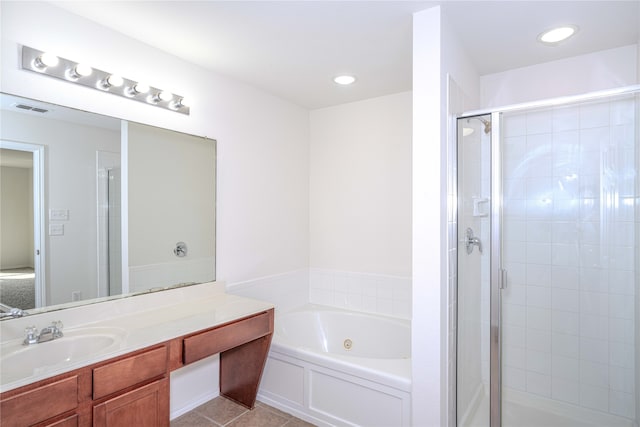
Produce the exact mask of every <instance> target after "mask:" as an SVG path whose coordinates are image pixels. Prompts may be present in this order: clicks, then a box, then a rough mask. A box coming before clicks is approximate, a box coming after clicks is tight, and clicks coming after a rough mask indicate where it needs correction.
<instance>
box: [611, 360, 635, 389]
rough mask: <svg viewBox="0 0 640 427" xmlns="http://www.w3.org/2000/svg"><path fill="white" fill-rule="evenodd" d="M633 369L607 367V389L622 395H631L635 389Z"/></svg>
mask: <svg viewBox="0 0 640 427" xmlns="http://www.w3.org/2000/svg"><path fill="white" fill-rule="evenodd" d="M634 383H635V379H634V374H633V369H627V368H622V367H619V366H609V388H610V389H611V390H615V391H621V392H624V393H633V391H634V388H635V385H634Z"/></svg>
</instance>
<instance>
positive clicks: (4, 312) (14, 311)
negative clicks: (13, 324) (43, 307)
mask: <svg viewBox="0 0 640 427" xmlns="http://www.w3.org/2000/svg"><path fill="white" fill-rule="evenodd" d="M0 310H1V311H0V319H1V318H3V317H22V316H26V315H27V314H29V313H27V312H26V311H24V310H22V309H21V308H16V307H9V306H8V305H6V304H2V303H1V302H0Z"/></svg>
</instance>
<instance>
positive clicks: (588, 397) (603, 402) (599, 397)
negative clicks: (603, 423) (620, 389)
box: [580, 384, 609, 412]
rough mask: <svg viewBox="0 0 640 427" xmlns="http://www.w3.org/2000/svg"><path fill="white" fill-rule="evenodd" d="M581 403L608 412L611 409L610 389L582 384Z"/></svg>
mask: <svg viewBox="0 0 640 427" xmlns="http://www.w3.org/2000/svg"><path fill="white" fill-rule="evenodd" d="M580 405H581V406H584V407H587V408H591V409H597V410H599V411H605V412H607V411H608V410H609V389H608V388H604V387H596V386H592V385H587V384H580Z"/></svg>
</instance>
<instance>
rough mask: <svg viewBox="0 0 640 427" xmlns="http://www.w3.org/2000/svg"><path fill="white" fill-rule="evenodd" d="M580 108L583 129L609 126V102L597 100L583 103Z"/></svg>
mask: <svg viewBox="0 0 640 427" xmlns="http://www.w3.org/2000/svg"><path fill="white" fill-rule="evenodd" d="M579 108H580V128H581V129H588V128H594V127H600V126H609V119H610V115H609V103H607V102H597V103H592V104H586V105H582V106H580V107H579Z"/></svg>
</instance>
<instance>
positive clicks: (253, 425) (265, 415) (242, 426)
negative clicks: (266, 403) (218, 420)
mask: <svg viewBox="0 0 640 427" xmlns="http://www.w3.org/2000/svg"><path fill="white" fill-rule="evenodd" d="M288 420H289V419H288V418H285V417H282V416H280V415H277V414H275V413H273V412H271V411H269V410H267V409H265V408H264V407H262V406H256V407H255V408H254V409H253V410H252V411H250V412H247V413H246V414H243V415H242V416H241V417H239V418H237V419H235V420H234V421H233V422H231V423H229V425H228V427H282V426H283V425H285V424H286V422H287V421H288Z"/></svg>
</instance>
